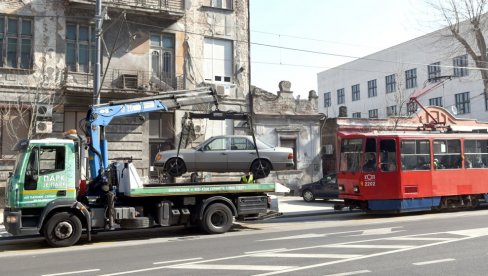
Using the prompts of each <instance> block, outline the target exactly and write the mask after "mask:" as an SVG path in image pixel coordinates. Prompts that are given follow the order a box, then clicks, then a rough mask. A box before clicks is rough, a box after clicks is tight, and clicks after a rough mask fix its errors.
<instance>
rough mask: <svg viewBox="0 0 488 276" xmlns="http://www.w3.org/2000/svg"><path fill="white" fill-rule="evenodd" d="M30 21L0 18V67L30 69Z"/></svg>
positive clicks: (28, 19) (11, 17)
mask: <svg viewBox="0 0 488 276" xmlns="http://www.w3.org/2000/svg"><path fill="white" fill-rule="evenodd" d="M32 22H33V21H32V19H30V18H26V17H14V16H0V67H4V68H17V69H31V68H32V37H33V35H32Z"/></svg>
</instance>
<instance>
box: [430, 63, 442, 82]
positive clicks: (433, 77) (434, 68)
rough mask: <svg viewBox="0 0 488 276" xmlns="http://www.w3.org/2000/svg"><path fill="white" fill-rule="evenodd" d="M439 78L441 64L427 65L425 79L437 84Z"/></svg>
mask: <svg viewBox="0 0 488 276" xmlns="http://www.w3.org/2000/svg"><path fill="white" fill-rule="evenodd" d="M440 76H441V63H440V62H434V63H432V64H429V65H427V78H428V79H429V80H430V81H434V82H438V81H439V80H438V79H437V78H439V77H440Z"/></svg>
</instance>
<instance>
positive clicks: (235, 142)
mask: <svg viewBox="0 0 488 276" xmlns="http://www.w3.org/2000/svg"><path fill="white" fill-rule="evenodd" d="M230 148H231V150H253V149H254V146H253V144H252V143H251V142H250V141H249V140H248V139H246V138H242V137H241V138H237V137H236V138H232V142H231V146H230Z"/></svg>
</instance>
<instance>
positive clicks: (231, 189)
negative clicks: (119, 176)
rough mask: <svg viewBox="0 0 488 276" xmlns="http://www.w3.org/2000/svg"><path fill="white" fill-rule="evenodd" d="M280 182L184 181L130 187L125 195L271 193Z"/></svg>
mask: <svg viewBox="0 0 488 276" xmlns="http://www.w3.org/2000/svg"><path fill="white" fill-rule="evenodd" d="M217 183H218V182H217ZM277 185H280V186H281V184H278V183H251V184H247V183H232V182H225V183H219V184H214V183H212V182H207V183H182V184H178V183H175V184H170V185H167V184H166V185H164V186H145V187H143V188H136V189H130V190H129V191H128V192H126V194H125V196H128V197H145V196H175V195H189V196H191V195H204V194H232V193H254V192H259V193H270V192H275V191H276V189H277Z"/></svg>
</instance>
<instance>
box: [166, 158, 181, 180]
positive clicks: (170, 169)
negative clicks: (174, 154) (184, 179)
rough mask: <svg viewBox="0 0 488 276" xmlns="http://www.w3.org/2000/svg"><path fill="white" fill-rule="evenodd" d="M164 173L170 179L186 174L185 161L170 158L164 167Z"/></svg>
mask: <svg viewBox="0 0 488 276" xmlns="http://www.w3.org/2000/svg"><path fill="white" fill-rule="evenodd" d="M164 168H165V170H166V172H167V173H168V174H169V175H170V176H172V177H178V176H181V175H183V174H184V173H186V165H185V161H183V160H182V159H181V158H171V159H169V160H168V161H167V162H166V166H165V167H164Z"/></svg>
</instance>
